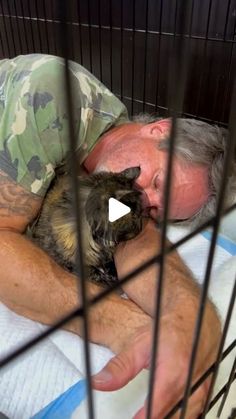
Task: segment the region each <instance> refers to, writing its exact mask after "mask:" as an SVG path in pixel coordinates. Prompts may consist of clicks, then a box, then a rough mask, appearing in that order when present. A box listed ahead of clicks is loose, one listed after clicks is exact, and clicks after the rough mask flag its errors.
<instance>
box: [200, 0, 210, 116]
mask: <svg viewBox="0 0 236 419" xmlns="http://www.w3.org/2000/svg"><path fill="white" fill-rule="evenodd" d="M211 7H212V0H210V3H209V7H208V14H207V27H206V35H205V41H204V49H203V58H204V59H205V57H206V51H207V41H208V37H209V26H210V17H211ZM203 74H204V65H203V66H202V71H201V77H200V82H199V89H198V96H197V101H196V116H198V115H199V106H200V99H201V96H202V83H203Z"/></svg>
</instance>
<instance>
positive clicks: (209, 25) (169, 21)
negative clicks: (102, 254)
mask: <svg viewBox="0 0 236 419" xmlns="http://www.w3.org/2000/svg"><path fill="white" fill-rule="evenodd" d="M235 25H236V1H235V0H227V1H225V0H224V1H223V0H218V1H212V0H207V1H205V2H204V4H203V3H202V2H200V1H197V0H190V1H186V2H184V1H181V0H175V1H172V0H166V1H163V0H158V1H155V0H145V1H144V0H138V1H137V0H126V1H125V0H120V1H114V0H88V1H87V2H84V1H79V0H70V1H68V2H66V3H65V2H63V1H59V0H50V1H49V0H47V1H46V0H38V1H37V0H35V1H29V0H18V1H15V0H9V1H4V0H0V57H1V58H8V57H14V56H16V55H20V54H29V53H45V54H53V55H59V56H62V57H64V58H65V62H66V65H65V69H66V70H65V86H66V87H65V88H66V91H67V92H68V95H67V101H68V109H69V111H70V112H69V113H70V115H72V102H73V92H71V91H70V79H69V75H68V60H69V59H72V60H74V61H76V62H79V63H81V64H82V65H83V66H84V67H86V68H87V69H88V70H89V71H91V72H92V73H93V74H94V75H95V76H96V77H97V78H98V79H100V80H101V81H102V82H103V83H104V84H105V85H106V86H107V87H109V88H110V89H111V91H112V92H113V93H114V94H115V95H116V96H118V97H119V98H120V99H121V100H122V101H123V102H124V103H125V105H126V106H127V108H128V110H129V113H130V115H133V114H137V113H139V112H148V113H151V114H152V115H154V116H157V117H158V116H161V117H162V116H168V117H169V116H170V117H172V128H171V134H170V146H169V149H170V153H169V156H170V157H169V160H168V174H167V177H166V180H165V208H164V220H163V223H162V225H161V229H162V236H161V237H162V238H161V253H160V254H158V255H156V256H155V257H153V258H151V259H150V260H149V261H147V262H146V263H145V264H144V265H143V267H141V268H139V270H136V271H135V272H133V273H131V274H129V275H127V276H126V277H125V278H123V279H121V281H120V282H119V285H117V286H116V287H114V289H115V288H118V287H120V286H122V284H124V283H126V282H127V281H129V280H131V279H132V277H134V276H135V274H137V273H138V272H142V271H143V270H145V269H146V268H147V267H149V266H151V265H152V264H154V263H157V262H158V263H159V266H160V274H159V278H158V290H157V296H156V313H155V327H154V329H155V330H154V335H153V353H152V355H153V357H152V362H151V368H150V371H151V373H150V379H149V399H148V413H147V417H148V418H151V417H152V416H151V415H152V396H153V394H152V392H153V387H154V380H155V373H154V371H155V368H156V365H155V360H156V356H157V353H158V341H159V333H160V330H159V327H160V325H159V320H160V315H161V303H162V297H163V290H162V288H163V282H164V280H165V275H164V273H165V259H166V256H167V255H168V254H170V253H171V252H172V251H174V250H176V249H178V248H179V247H180V246H181V245H182V244H183V243H184V242H186V241H188V240H190V239H191V238H192V237H194V235H196V234H197V233H198V232H200V231H202V230H205V229H206V227H209V226H211V227H212V239H211V245H210V250H209V255H208V262H207V268H206V273H205V278H204V283H203V286H202V292H201V296H200V301H199V313H198V317H197V319H196V325H195V329H194V331H193V345H192V349H191V360H190V364H189V369H188V376H187V382H186V388H185V391H184V396H183V399H182V400H181V401H179V402H178V404H177V405H176V406H175V407H174V408H172V410H171V411H170V412H169V414H168V415H167V416H166V417H168V418H169V417H172V416H173V415H174V414H175V413H176V411H177V410H179V409H180V411H181V413H180V417H181V419H182V418H184V417H186V411H187V406H188V402H189V398H190V396H191V394H192V393H194V392H195V391H196V390H197V389H198V388H199V386H200V385H201V384H202V382H203V381H204V380H206V379H207V378H209V376H210V377H211V383H210V386H209V392H208V397H207V400H206V402H205V405H204V407H203V414H202V417H205V415H206V414H207V412H208V411H209V410H210V409H211V408H212V407H213V406H214V404H215V403H216V402H217V401H218V399H219V398H220V397H222V396H223V397H222V399H221V400H222V401H221V403H222V404H223V403H224V402H225V399H226V397H227V393H228V392H229V387H230V384H231V383H232V382H233V380H234V379H235V378H236V366H235V363H234V365H233V367H232V371H231V374H230V376H229V381H228V383H225V386H224V387H223V388H222V389H221V391H220V392H219V393H218V394H217V395H216V396H214V398H212V394H213V387H214V383H215V379H216V374H217V371H218V368H219V365H220V363H221V362H222V360H223V359H224V358H225V357H226V356H227V355H228V354H229V353H231V352H232V351H233V350H234V349H235V346H236V336H235V339H234V341H233V342H232V344H231V346H230V347H229V348H227V349H226V350H225V351H224V352H223V350H224V344H225V338H226V335H227V331H228V327H229V323H230V318H231V315H232V311H233V307H234V302H235V295H236V288H235V286H234V287H233V291H232V296H231V298H230V304H229V308H228V314H227V317H226V321H225V324H224V328H223V333H222V341H221V344H220V347H219V350H218V354H217V359H216V362H215V363H214V365H212V366H211V367H210V368H209V369H208V371H207V372H206V373H205V374H204V375H203V376H202V377H200V378H199V379H198V381H197V382H196V383H194V385H193V381H192V377H193V372H194V367H195V362H196V356H197V351H198V348H199V338H200V333H201V327H202V322H203V318H204V310H205V306H206V299H207V296H208V289H209V283H210V277H211V270H212V263H213V259H214V254H215V247H216V241H217V235H218V232H219V227H220V220H221V217H222V215H223V213H224V211H223V203H224V194H225V190H226V186H227V180H228V178H229V176H230V168H231V165H232V161H233V158H235V147H236V146H235V143H236V132H235V120H236V115H235V109H236V95H235V64H236V55H235ZM179 116H187V117H195V118H197V119H201V120H204V121H208V122H217V123H218V124H219V125H224V126H227V127H228V124H229V129H230V136H229V141H228V149H227V155H226V158H225V166H224V173H223V178H222V183H221V189H220V196H219V200H218V203H217V209H216V215H215V217H213V218H212V219H211V220H210V221H207V222H206V223H205V224H204V225H202V226H200V227H198V228H197V229H195V231H193V232H192V233H190V234H189V235H187V236H186V237H184V238H183V239H180V240H179V241H177V242H176V243H174V244H173V245H171V246H170V247H166V231H167V219H168V205H169V195H170V187H171V170H172V157H173V155H174V148H175V138H176V130H177V117H179ZM69 122H70V138H71V143H70V146H71V150H72V155H73V156H75V148H74V142H73V136H74V133H73V118H71V120H70V121H69ZM73 161H74V163H73V165H72V166H73V170H72V172H73V173H74V178H75V179H74V180H75V182H74V191H75V200H74V207H75V213H76V214H79V211H78V208H79V205H80V204H79V196H77V193H76V161H75V160H73ZM233 209H235V205H234V206H233V207H232V208H230V209H229V210H228V212H230V211H231V210H233ZM80 230H81V225H80V222H79V219H78V220H77V236H78V238H77V239H78V243H79V244H80V246H79V247H78V248H79V249H81V246H82V242H81V241H80ZM79 259H80V262H81V263H80V264H79V263H78V265H80V266H82V265H83V263H82V259H83V257H82V253H81V252H78V260H79ZM79 276H80V277H81V278H82V279H83V277H84V273H83V272H82V271H80V272H79ZM80 292H81V294H82V296H83V307H82V308H79V309H78V310H75V311H74V312H73V313H71V315H69V316H68V317H66V318H65V319H62V320H61V321H60V322H58V323H57V324H56V325H55V326H53V327H51V328H49V329H48V330H47V331H46V332H44V333H43V334H42V335H41V336H40V337H37V338H35V339H34V340H32V342H30V343H27V344H25V345H24V346H23V347H22V348H20V349H18V350H17V351H16V352H15V353H13V354H10V355H9V356H8V355H7V356H6V357H5V358H4V359H2V360H1V361H0V366H1V367H4V366H6V365H7V364H8V363H10V362H11V361H12V360H14V359H15V358H16V357H17V356H19V355H21V354H22V353H24V352H25V351H26V350H27V349H30V348H31V347H32V346H34V345H35V344H37V343H38V342H39V341H40V340H41V339H43V338H45V337H47V336H48V335H49V334H50V333H52V332H53V331H55V330H57V328H59V327H61V326H63V325H64V324H65V323H66V322H68V320H71V319H74V318H75V317H76V316H82V317H83V318H84V319H85V323H84V324H85V326H84V336H85V353H86V367H87V368H86V371H87V376H88V378H89V377H90V375H91V371H90V360H89V347H88V335H89V332H88V328H89V324H88V321H87V317H88V314H87V311H89V308H90V307H87V305H88V304H86V283H85V281H82V286H81V290H80ZM111 292H112V290H105V291H104V292H102V294H101V295H99V296H97V297H95V298H93V301H92V303H94V304H96V303H98V302H99V301H101V300H102V299H103V298H106V296H108V295H109V294H110V293H111ZM87 382H88V386H87V390H88V394H89V417H91V418H93V417H94V413H93V397H92V392H91V380H90V379H88V381H87ZM235 400H236V397H235ZM222 409H223V405H221V406H220V409H219V411H221V410H222ZM232 417H235V416H234V412H232Z"/></svg>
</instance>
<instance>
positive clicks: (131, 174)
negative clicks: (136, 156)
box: [120, 166, 141, 180]
mask: <svg viewBox="0 0 236 419" xmlns="http://www.w3.org/2000/svg"><path fill="white" fill-rule="evenodd" d="M140 172H141V169H140V167H139V166H136V167H129V168H128V169H125V170H123V171H122V172H121V173H120V174H121V175H123V176H125V177H126V179H128V180H135V179H137V178H138V177H139V175H140Z"/></svg>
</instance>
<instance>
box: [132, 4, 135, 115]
mask: <svg viewBox="0 0 236 419" xmlns="http://www.w3.org/2000/svg"><path fill="white" fill-rule="evenodd" d="M132 41H133V43H132V55H131V57H132V63H131V66H132V73H131V74H132V79H131V115H133V112H134V56H135V0H133V7H132Z"/></svg>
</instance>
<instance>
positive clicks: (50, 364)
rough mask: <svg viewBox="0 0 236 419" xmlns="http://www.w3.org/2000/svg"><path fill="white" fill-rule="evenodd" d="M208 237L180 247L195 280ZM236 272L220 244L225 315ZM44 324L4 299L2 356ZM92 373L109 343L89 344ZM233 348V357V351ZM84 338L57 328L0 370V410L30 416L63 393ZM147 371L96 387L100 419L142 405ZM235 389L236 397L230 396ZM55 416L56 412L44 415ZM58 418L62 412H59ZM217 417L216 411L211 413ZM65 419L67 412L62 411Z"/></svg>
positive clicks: (73, 376) (233, 334) (235, 334)
mask: <svg viewBox="0 0 236 419" xmlns="http://www.w3.org/2000/svg"><path fill="white" fill-rule="evenodd" d="M183 233H184V232H183V230H182V229H181V231H180V229H178V228H171V231H169V238H170V239H171V240H172V241H176V240H177V239H178V238H179V237H180V235H181V234H183ZM208 248H209V241H208V240H207V239H206V238H205V237H203V236H202V235H198V236H197V237H195V238H194V239H192V241H191V242H188V243H187V244H186V245H184V246H182V248H181V249H180V253H181V256H182V257H183V258H184V260H185V261H186V263H187V264H188V266H189V267H190V269H192V271H193V272H194V274H195V276H196V278H197V280H198V281H199V282H201V281H202V278H203V276H204V268H205V263H204V261H206V258H207V254H208ZM235 273H236V257H233V256H232V255H231V254H230V253H229V252H228V251H226V250H225V249H224V248H222V247H221V246H217V249H216V255H215V260H214V266H213V271H212V281H211V289H210V293H211V296H212V298H213V300H214V301H215V303H216V305H217V307H218V310H219V312H220V314H221V316H222V318H224V317H225V315H226V308H227V305H228V299H229V296H230V289H231V288H232V286H233V282H234V280H235ZM44 328H45V327H44V326H42V325H41V324H38V323H36V322H32V321H30V320H28V319H26V318H24V317H21V316H18V315H16V314H15V313H13V312H11V311H10V310H8V309H7V308H6V307H5V306H4V305H3V304H0V353H1V355H0V356H1V358H2V356H3V355H5V354H6V353H9V352H10V351H11V350H13V349H14V348H16V347H18V346H19V345H21V344H22V343H23V342H26V341H27V340H28V339H30V338H32V337H33V336H35V335H37V334H38V333H39V332H40V331H42V330H44ZM235 338H236V310H234V318H233V322H232V323H231V327H230V332H229V334H228V337H227V344H228V343H230V342H231V341H232V340H233V339H235ZM91 349H92V361H93V367H92V370H93V372H97V371H99V370H100V369H101V368H102V367H103V365H105V364H106V362H107V361H108V360H109V359H110V357H111V356H112V353H111V352H110V351H109V350H107V349H106V348H103V347H100V346H97V345H93V344H92V345H91ZM235 353H236V352H235V351H234V356H235ZM232 360H233V354H232V353H231V354H230V356H229V357H228V358H227V359H226V361H225V366H224V368H221V374H220V378H219V380H218V384H217V387H221V385H223V384H224V383H225V380H226V377H227V376H228V373H229V369H230V365H231V363H232ZM84 373H85V371H84V360H83V342H82V340H81V339H80V338H79V337H77V336H75V335H73V334H71V333H68V332H65V331H58V332H56V333H54V334H53V335H51V336H50V337H49V338H47V339H46V340H44V341H43V342H42V343H40V344H39V345H38V346H37V347H35V348H34V349H33V350H30V351H29V352H28V353H26V354H25V355H24V356H23V357H20V358H19V359H17V360H16V361H15V362H14V363H12V364H11V365H9V367H7V368H5V369H4V370H1V372H0V377H1V380H0V411H1V412H3V413H5V414H6V415H7V416H9V417H10V418H11V419H28V418H30V417H32V416H33V415H35V414H36V413H37V412H39V411H40V410H41V409H43V408H44V407H45V406H46V405H48V404H49V403H50V402H51V401H52V400H54V399H56V398H57V397H59V396H60V395H61V394H63V393H64V392H65V391H66V390H67V389H69V388H70V387H71V386H72V385H73V384H75V383H76V382H78V381H79V380H81V379H82V378H84ZM146 382H147V372H146V371H145V372H143V373H141V374H140V375H139V376H138V377H137V378H136V379H135V380H133V382H131V383H130V384H129V385H128V387H124V388H123V389H121V390H120V391H117V392H112V393H103V392H95V405H96V418H97V419H116V418H117V419H118V417H119V418H121V417H122V419H130V418H131V417H132V414H133V413H134V412H135V411H136V410H137V409H138V407H139V406H141V405H142V403H143V400H144V398H145V392H146V388H147V387H146ZM233 393H234V396H233V395H232V394H233ZM233 393H232V391H231V399H229V402H228V404H227V407H226V409H227V413H226V411H225V412H224V414H223V416H222V418H223V419H226V418H227V417H228V414H229V413H230V410H231V408H232V407H236V402H235V401H236V396H235V395H236V387H235V383H234V390H233ZM85 411H86V402H83V403H81V404H80V405H79V407H78V408H77V409H75V411H74V414H73V418H81V419H86V413H85ZM45 417H47V418H50V419H51V418H54V416H50V415H49V416H45ZM55 417H57V418H59V419H60V414H59V416H55ZM215 417H216V413H215V411H214V412H213V413H212V412H211V414H210V415H209V418H212V419H213V418H214V419H215ZM61 418H62V419H66V417H64V416H61Z"/></svg>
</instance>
